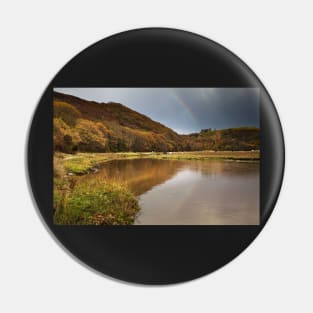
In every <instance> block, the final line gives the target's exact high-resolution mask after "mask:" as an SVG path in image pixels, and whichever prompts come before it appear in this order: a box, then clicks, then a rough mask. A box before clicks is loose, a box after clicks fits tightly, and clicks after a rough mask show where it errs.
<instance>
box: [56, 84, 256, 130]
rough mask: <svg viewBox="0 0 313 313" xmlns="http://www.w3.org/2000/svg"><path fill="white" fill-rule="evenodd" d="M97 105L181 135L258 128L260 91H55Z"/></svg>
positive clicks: (198, 89) (200, 89)
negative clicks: (125, 110)
mask: <svg viewBox="0 0 313 313" xmlns="http://www.w3.org/2000/svg"><path fill="white" fill-rule="evenodd" d="M55 90H56V91H59V92H63V93H66V94H71V95H74V96H77V97H80V98H83V99H87V100H94V101H97V102H110V101H113V102H119V103H122V104H124V105H126V106H127V107H129V108H131V109H133V110H135V111H138V112H140V113H142V114H145V115H147V116H149V117H150V118H152V119H153V120H155V121H158V122H160V123H162V124H164V125H166V126H168V127H170V128H172V129H174V130H175V131H176V132H178V133H191V132H198V131H199V130H201V129H204V128H216V129H221V128H229V127H239V126H257V127H259V89H258V88H55Z"/></svg>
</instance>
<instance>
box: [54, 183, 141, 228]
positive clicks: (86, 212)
mask: <svg viewBox="0 0 313 313" xmlns="http://www.w3.org/2000/svg"><path fill="white" fill-rule="evenodd" d="M138 211H139V206H138V202H137V199H136V197H135V196H134V195H133V194H132V193H131V192H130V191H129V190H128V189H127V187H126V186H124V185H122V184H119V183H108V182H102V181H99V180H98V181H94V182H92V183H77V184H76V185H75V186H74V188H73V189H72V190H71V192H70V193H68V194H67V196H66V199H65V201H64V202H63V203H62V205H61V207H60V208H59V209H58V210H57V211H56V212H55V215H54V223H55V224H62V225H129V224H133V223H134V220H135V216H136V214H137V212H138Z"/></svg>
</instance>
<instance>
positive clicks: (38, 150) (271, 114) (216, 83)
mask: <svg viewBox="0 0 313 313" xmlns="http://www.w3.org/2000/svg"><path fill="white" fill-rule="evenodd" d="M53 87H259V88H260V91H261V92H260V94H261V99H260V101H261V103H260V116H261V120H260V125H261V177H260V179H261V184H260V188H261V206H260V207H261V210H260V214H261V223H260V225H259V226H103V227H101V226H58V225H54V224H53V220H52V213H53V199H52V190H53V181H52V177H53V168H52V157H53V140H52V128H53V125H52V116H53V112H52V110H53V106H52V99H53ZM28 169H29V179H30V183H31V188H32V191H33V195H34V198H35V200H36V203H37V205H38V208H39V210H40V212H41V214H42V216H43V218H44V220H45V222H46V224H47V225H48V227H49V228H50V230H51V231H52V232H53V233H54V235H55V236H56V238H57V239H58V240H59V241H60V242H61V243H62V244H63V245H64V247H65V248H66V249H68V250H69V251H70V252H71V253H72V254H73V255H74V256H76V257H78V258H79V259H80V260H81V261H83V262H84V263H86V264H87V265H89V266H90V267H92V268H94V269H96V270H97V271H100V272H102V273H104V274H107V275H110V276H112V277H115V278H118V279H122V280H126V281H130V282H136V283H145V284H168V283H176V282H182V281H187V280H190V279H194V278H197V277H199V276H202V275H204V274H208V273H210V272H212V271H214V270H216V269H218V268H220V267H222V266H223V265H225V264H226V263H228V262H229V261H231V260H232V259H233V258H235V257H236V256H237V255H238V254H240V253H241V252H242V251H243V250H244V249H245V248H246V247H247V246H248V245H249V244H250V243H251V242H252V240H253V239H254V238H255V237H256V236H257V235H258V233H259V232H260V231H261V229H262V228H263V226H264V224H265V223H266V221H267V219H268V217H269V216H270V214H271V212H272V210H273V207H274V205H275V202H276V200H277V197H278V194H279V190H280V187H281V182H282V177H283V170H284V142H283V135H282V130H281V125H280V122H279V119H278V116H277V113H276V110H275V107H274V105H273V103H272V101H271V99H270V97H269V95H268V93H267V92H266V90H265V88H264V86H263V85H262V83H261V82H260V81H259V79H258V78H257V77H256V76H255V74H254V73H253V72H252V71H251V70H250V69H249V68H248V67H247V65H245V64H244V63H243V62H242V61H241V60H240V59H239V58H238V57H236V56H235V55H234V54H232V53H231V52H230V51H228V50H227V49H225V48H224V47H222V46H220V45H218V44H217V43H215V42H213V41H211V40H208V39H206V38H203V37H201V36H198V35H195V34H192V33H188V32H184V31H179V30H173V29H163V28H148V29H139V30H133V31H128V32H124V33H120V34H117V35H115V36H112V37H109V38H107V39H104V40H101V41H99V42H97V43H96V44H94V45H92V46H91V47H89V48H87V49H86V50H84V51H83V52H81V53H80V54H79V55H77V56H76V57H74V58H73V59H72V60H71V61H70V62H69V63H68V64H66V66H65V67H63V68H62V70H61V71H60V72H59V73H58V74H57V75H56V76H55V78H54V79H53V80H52V81H51V83H50V84H49V86H48V87H47V89H46V90H45V92H44V94H43V96H42V98H41V100H40V103H39V105H38V107H37V109H36V112H35V115H34V118H33V121H32V125H31V129H30V134H29V142H28ZM51 266H52V265H51Z"/></svg>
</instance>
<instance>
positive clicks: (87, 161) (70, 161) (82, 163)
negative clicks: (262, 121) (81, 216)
mask: <svg viewBox="0 0 313 313" xmlns="http://www.w3.org/2000/svg"><path fill="white" fill-rule="evenodd" d="M54 158H57V159H58V162H59V163H62V165H63V166H64V169H65V170H66V172H67V173H70V174H74V175H82V174H86V173H88V172H90V171H92V170H95V169H96V168H97V167H99V166H101V164H102V163H104V162H107V161H110V160H123V159H140V158H156V159H164V160H229V161H259V160H260V152H259V151H185V152H168V153H162V152H117V153H77V154H74V155H72V154H65V153H55V156H54Z"/></svg>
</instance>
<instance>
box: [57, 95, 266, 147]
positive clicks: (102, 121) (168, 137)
mask: <svg viewBox="0 0 313 313" xmlns="http://www.w3.org/2000/svg"><path fill="white" fill-rule="evenodd" d="M53 106H54V120H53V125H54V131H53V138H54V149H55V150H56V151H61V152H65V153H74V152H77V151H81V152H122V151H136V152H147V151H199V150H258V149H259V147H260V138H259V136H260V134H259V133H260V131H259V129H258V128H255V127H240V128H230V129H223V130H212V129H206V130H202V131H201V132H200V133H196V134H190V135H179V134H177V133H176V132H174V131H173V130H172V129H170V128H168V127H166V126H164V125H162V124H161V123H158V122H155V121H153V120H152V119H150V118H149V117H147V116H145V115H143V114H140V113H138V112H136V111H134V110H131V109H129V108H127V107H126V106H124V105H122V104H120V103H113V102H109V103H97V102H94V101H87V100H83V99H80V98H77V97H74V96H70V95H66V94H61V93H56V92H55V93H54V101H53Z"/></svg>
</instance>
